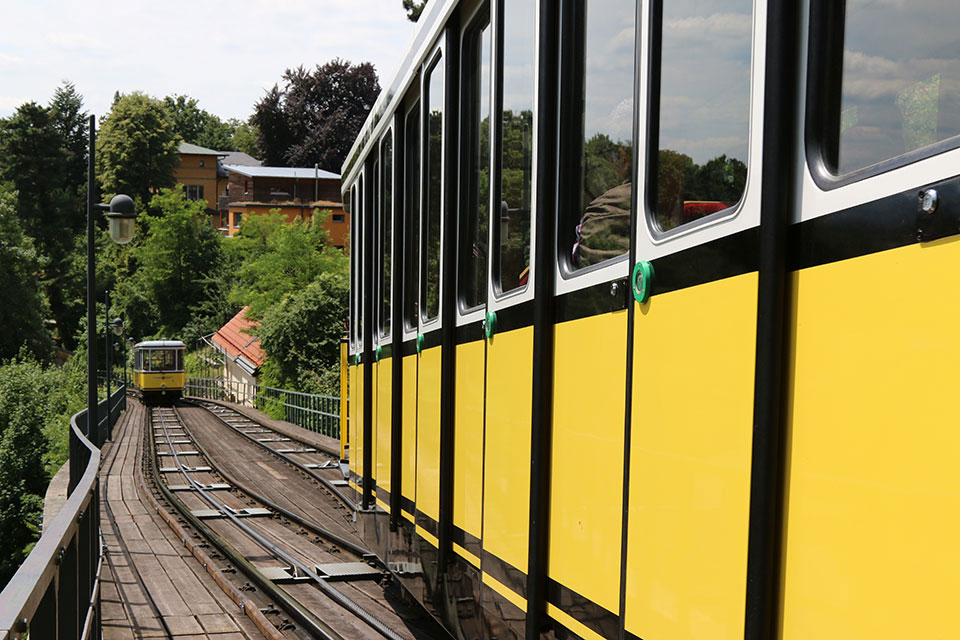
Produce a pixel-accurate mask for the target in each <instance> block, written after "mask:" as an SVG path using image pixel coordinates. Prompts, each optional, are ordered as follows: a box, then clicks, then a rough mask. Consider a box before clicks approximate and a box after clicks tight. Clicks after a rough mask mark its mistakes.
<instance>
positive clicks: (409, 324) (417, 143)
mask: <svg viewBox="0 0 960 640" xmlns="http://www.w3.org/2000/svg"><path fill="white" fill-rule="evenodd" d="M417 80H418V82H417V86H418V87H419V82H420V78H418V79H417ZM411 118H413V119H414V122H416V123H418V126H417V138H416V140H414V141H413V142H414V148H415V149H418V150H420V151H422V149H420V147H421V140H422V137H421V135H420V127H419V123H420V120H421V114H420V95H419V93H418V94H417V95H416V98H415V99H413V104H411V105H410V108H409V109H406V110H405V111H404V113H403V119H404V120H403V123H404V127H403V153H404V158H403V172H404V173H403V180H404V183H403V192H404V193H403V210H404V216H403V218H404V220H407V219H408V218H407V216H408V215H411V214H412V215H414V216H416V217H417V219H418V220H419V219H421V217H422V214H421V211H420V209H421V206H422V203H423V201H422V199H420V198H419V197H418V198H417V203H416V204H415V205H414V208H415V210H414V211H412V212H408V211H407V202H408V200H409V195H408V194H407V182H406V180H407V179H408V177H409V176H408V174H407V172H408V171H410V170H411V167H412V162H411V160H410V158H409V156H408V152H409V150H410V148H409V146H408V145H407V142H408V136H410V135H411V130H410V125H409V123H410V119H411ZM419 160H420V159H419V153H418V162H417V166H416V168H415V170H416V172H417V175H416V176H414V180H415V182H416V184H417V185H420V186H422V184H423V163H422V162H420V161H419ZM418 191H419V190H418ZM418 195H419V194H418ZM402 227H403V229H402V230H403V242H404V265H403V270H402V271H403V275H402V277H403V293H402V295H401V296H400V299H401V306H402V309H401V316H402V318H403V335H404V336H405V337H410V336H415V335H416V334H417V332H418V331H419V330H420V327H419V313H417V310H419V305H420V264H419V252H418V254H417V263H416V264H413V265H411V266H412V267H413V270H414V273H412V274H408V273H407V264H408V263H409V262H410V261H411V255H410V253H411V249H412V248H413V247H419V246H420V243H421V238H420V237H419V232H420V228H419V226H418V227H417V233H418V237H416V238H409V231H410V228H409V227H408V226H407V225H406V224H404V225H402ZM407 275H411V276H413V277H412V281H408V279H407ZM410 287H413V289H414V291H413V307H414V308H413V309H410V308H408V305H407V302H408V301H409V300H408V289H409V288H410Z"/></svg>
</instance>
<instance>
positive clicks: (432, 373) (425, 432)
mask: <svg viewBox="0 0 960 640" xmlns="http://www.w3.org/2000/svg"><path fill="white" fill-rule="evenodd" d="M440 351H441V349H440V347H433V348H432V349H426V350H424V351H423V353H421V354H420V364H419V370H418V377H419V384H418V387H417V510H418V511H422V512H423V513H424V514H425V515H426V516H428V517H430V518H432V519H433V520H434V521H437V520H439V519H440V362H441V360H442V357H441V355H440Z"/></svg>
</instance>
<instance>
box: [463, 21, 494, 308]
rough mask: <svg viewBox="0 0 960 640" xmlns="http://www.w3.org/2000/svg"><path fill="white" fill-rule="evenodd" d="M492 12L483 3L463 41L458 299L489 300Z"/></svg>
mask: <svg viewBox="0 0 960 640" xmlns="http://www.w3.org/2000/svg"><path fill="white" fill-rule="evenodd" d="M490 31H491V29H490V13H489V8H484V9H482V10H481V13H480V15H479V17H478V19H477V22H476V24H475V25H474V26H472V27H471V28H470V29H468V31H467V33H466V36H465V37H464V44H463V83H464V100H463V111H464V113H463V128H462V135H463V140H462V141H461V144H462V145H463V147H462V148H463V187H464V191H463V213H462V215H461V221H462V224H463V229H462V235H461V249H460V263H461V273H460V282H459V290H460V302H461V306H462V308H463V310H467V309H473V308H476V307H479V306H481V305H483V304H484V303H485V302H486V300H487V221H488V219H489V208H490Z"/></svg>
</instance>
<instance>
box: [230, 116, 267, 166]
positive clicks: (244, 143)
mask: <svg viewBox="0 0 960 640" xmlns="http://www.w3.org/2000/svg"><path fill="white" fill-rule="evenodd" d="M227 126H229V127H230V128H231V129H232V130H233V135H232V136H231V139H230V142H231V144H230V148H231V149H233V150H234V151H243V152H244V153H246V154H248V155H251V156H253V157H254V158H258V157H259V156H260V150H259V149H258V148H257V137H258V136H259V135H260V133H259V131H258V129H257V126H256V125H253V124H250V123H249V122H241V121H240V120H237V119H236V118H230V119H229V120H227Z"/></svg>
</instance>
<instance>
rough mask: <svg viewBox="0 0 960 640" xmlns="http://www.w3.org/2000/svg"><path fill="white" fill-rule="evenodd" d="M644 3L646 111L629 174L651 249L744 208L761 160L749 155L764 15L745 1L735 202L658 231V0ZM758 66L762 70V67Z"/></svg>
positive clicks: (660, 32)
mask: <svg viewBox="0 0 960 640" xmlns="http://www.w3.org/2000/svg"><path fill="white" fill-rule="evenodd" d="M648 5H649V6H648V7H647V10H646V11H645V12H644V15H643V19H644V22H643V28H644V32H645V33H644V35H643V37H642V39H643V40H645V42H646V44H645V46H643V45H641V46H640V47H639V48H640V50H641V51H643V52H645V53H646V63H645V64H644V65H643V71H642V73H643V75H644V79H643V80H642V81H641V83H640V84H641V85H642V90H643V91H644V95H645V97H644V102H643V105H644V108H645V110H646V118H645V122H644V127H643V130H642V138H638V140H637V143H636V144H637V145H638V146H639V145H641V144H642V145H643V153H642V154H638V156H639V158H642V166H638V167H636V168H635V173H636V175H637V179H638V182H637V184H638V185H642V193H643V197H642V200H639V201H638V209H639V207H641V206H642V209H639V210H638V212H637V214H636V215H637V216H638V217H637V220H638V224H637V232H638V235H639V233H640V231H641V229H642V228H644V229H645V231H646V234H647V236H648V238H649V240H650V241H651V242H652V243H653V244H654V245H658V244H662V243H665V242H669V241H671V240H674V239H676V238H684V237H686V236H689V235H690V234H693V233H697V232H698V231H699V230H701V229H704V228H708V227H714V226H716V225H720V224H725V223H727V222H729V221H731V220H734V219H736V218H738V217H740V214H741V212H742V211H743V210H744V207H745V205H746V203H747V201H748V199H749V198H748V195H749V194H750V192H751V182H752V180H753V177H754V174H755V173H756V172H757V171H759V169H760V165H759V163H762V157H757V156H755V153H754V144H755V139H754V135H755V113H754V111H755V101H756V97H757V90H758V86H757V80H758V74H757V69H758V63H757V61H758V60H760V59H761V56H763V55H765V53H766V39H765V36H762V35H761V32H762V29H760V28H758V25H763V24H765V22H764V21H765V19H766V11H765V8H764V5H763V3H756V2H753V3H751V9H750V17H751V29H750V61H749V65H748V70H747V74H748V78H749V88H748V91H747V101H746V110H747V131H746V138H747V149H746V160H747V161H746V162H745V164H746V168H747V175H746V179H745V182H744V185H743V190H742V192H741V193H740V199H739V200H737V202H736V203H735V204H733V205H731V206H729V207H727V208H725V209H722V210H720V211H716V212H714V213H711V214H708V215H706V216H703V217H701V218H697V219H696V220H691V221H690V222H686V223H682V224H679V225H677V226H676V227H673V228H672V229H668V230H666V231H664V230H663V229H662V228H661V227H660V222H659V221H658V220H657V195H658V194H657V169H658V161H657V157H658V155H659V149H660V141H659V137H660V131H659V128H660V102H661V97H662V85H661V82H660V77H661V69H662V55H661V54H662V52H663V46H662V45H663V38H662V36H663V28H662V22H663V15H662V11H663V0H651V1H650V2H649V3H648ZM638 40H640V39H638ZM760 68H762V65H761V67H760ZM639 73H640V69H639V66H638V69H637V71H635V74H639ZM760 82H761V83H762V82H763V79H762V78H760ZM760 89H761V94H760V95H762V86H761V87H760ZM638 96H639V92H638ZM641 212H642V216H643V220H644V224H643V225H641V224H639V216H640V214H641ZM638 246H639V245H638Z"/></svg>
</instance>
